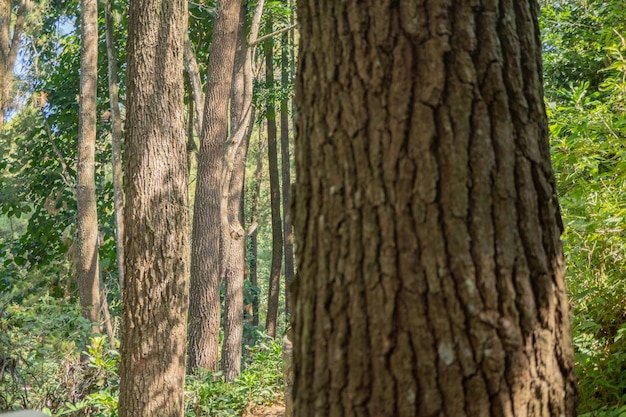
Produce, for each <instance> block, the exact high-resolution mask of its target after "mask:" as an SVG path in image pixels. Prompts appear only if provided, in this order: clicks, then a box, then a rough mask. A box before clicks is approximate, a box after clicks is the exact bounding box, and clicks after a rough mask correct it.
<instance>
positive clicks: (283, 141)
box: [280, 32, 294, 317]
mask: <svg viewBox="0 0 626 417" xmlns="http://www.w3.org/2000/svg"><path fill="white" fill-rule="evenodd" d="M280 83H281V87H282V90H283V94H282V99H281V101H280V153H281V159H282V161H281V173H282V192H283V194H282V197H283V230H284V236H285V239H284V253H285V315H286V316H287V317H289V314H290V313H291V300H290V294H289V287H290V286H291V282H292V281H293V276H294V265H293V232H292V226H291V207H290V206H289V204H290V203H289V200H290V187H291V161H290V156H289V99H288V97H287V94H286V92H287V89H288V88H289V33H288V32H285V33H283V35H282V40H281V61H280Z"/></svg>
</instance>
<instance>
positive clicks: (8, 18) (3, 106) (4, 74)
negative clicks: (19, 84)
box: [0, 0, 30, 132]
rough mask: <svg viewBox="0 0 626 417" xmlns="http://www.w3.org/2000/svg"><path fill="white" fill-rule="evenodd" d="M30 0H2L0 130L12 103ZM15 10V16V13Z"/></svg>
mask: <svg viewBox="0 0 626 417" xmlns="http://www.w3.org/2000/svg"><path fill="white" fill-rule="evenodd" d="M29 6H30V0H19V3H18V2H16V1H14V0H0V132H1V131H2V127H3V126H4V116H5V112H6V111H7V108H8V107H9V105H10V103H11V87H12V86H13V69H14V68H15V60H16V59H17V51H18V50H19V48H20V41H21V37H22V34H23V33H24V21H25V18H26V13H27V12H28V9H29ZM14 12H15V14H16V15H15V17H13V13H14Z"/></svg>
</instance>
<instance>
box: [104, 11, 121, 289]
mask: <svg viewBox="0 0 626 417" xmlns="http://www.w3.org/2000/svg"><path fill="white" fill-rule="evenodd" d="M104 7H105V9H104V12H105V26H106V43H107V62H108V73H109V77H108V79H109V102H110V104H111V110H110V112H111V114H110V116H109V117H110V121H111V165H112V168H113V169H112V172H113V206H114V211H115V243H116V246H115V248H116V254H117V271H118V278H119V285H120V292H123V291H124V213H123V211H124V184H123V180H122V178H123V177H122V116H121V114H120V106H119V89H118V87H117V47H116V42H115V32H114V27H113V10H112V9H113V0H107V1H106V4H105V6H104Z"/></svg>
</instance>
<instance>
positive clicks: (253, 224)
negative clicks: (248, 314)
mask: <svg viewBox="0 0 626 417" xmlns="http://www.w3.org/2000/svg"><path fill="white" fill-rule="evenodd" d="M262 130H263V127H262V126H261V128H260V129H259V149H258V154H257V160H256V169H255V171H254V184H255V185H254V193H253V194H252V198H251V200H252V210H250V235H249V236H250V283H251V284H252V287H253V288H258V287H259V278H258V272H257V271H258V261H257V260H258V257H259V243H258V235H259V232H258V230H259V228H258V224H259V200H260V196H261V181H262V179H263V157H264V155H265V144H266V143H265V140H264V136H263V134H262V133H261V131H262ZM252 325H253V326H255V327H256V326H258V325H259V295H258V293H257V294H255V295H254V297H252Z"/></svg>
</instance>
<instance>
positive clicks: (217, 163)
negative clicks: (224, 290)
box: [188, 0, 241, 372]
mask: <svg viewBox="0 0 626 417" xmlns="http://www.w3.org/2000/svg"><path fill="white" fill-rule="evenodd" d="M240 6H241V1H240V0H221V1H219V2H218V5H217V12H216V16H215V21H214V23H213V42H212V43H211V49H210V52H209V55H210V56H211V59H210V60H209V66H208V76H207V88H206V98H205V103H204V121H203V123H202V135H201V145H200V154H199V155H198V174H197V180H196V197H195V203H194V215H193V229H192V250H191V289H190V294H191V298H190V308H189V320H190V322H189V335H188V336H189V337H188V339H189V359H188V370H189V371H190V372H193V371H194V370H195V369H197V368H198V367H202V368H205V369H209V370H217V369H218V368H219V361H218V344H219V329H220V312H221V308H220V284H221V281H222V275H221V274H222V270H221V269H222V256H221V250H222V249H223V248H222V247H221V240H222V236H221V235H222V210H221V201H222V191H223V189H222V184H223V181H222V178H223V175H224V152H225V148H226V142H227V139H228V97H229V94H230V88H231V82H232V75H233V65H234V64H233V62H234V57H235V47H236V42H237V27H238V24H239V10H240Z"/></svg>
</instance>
